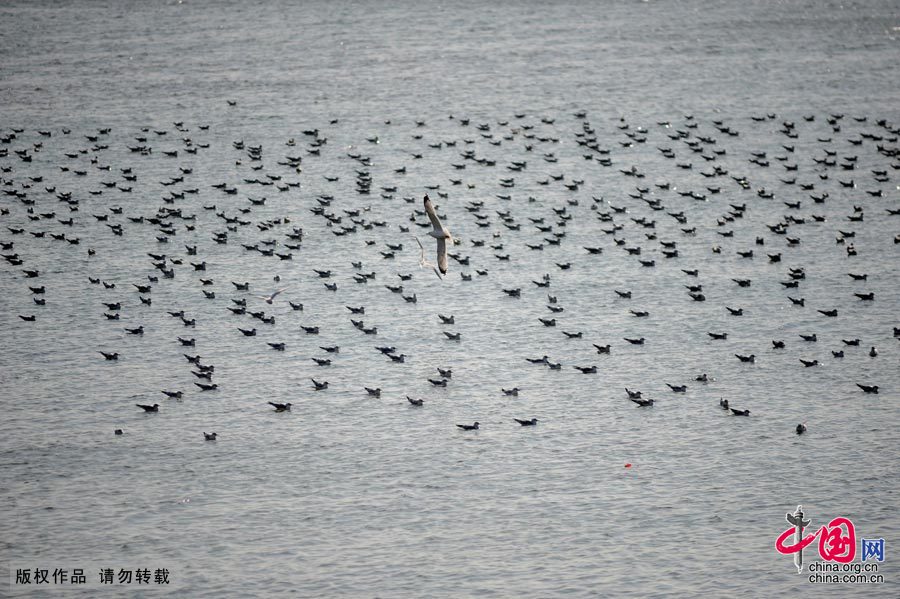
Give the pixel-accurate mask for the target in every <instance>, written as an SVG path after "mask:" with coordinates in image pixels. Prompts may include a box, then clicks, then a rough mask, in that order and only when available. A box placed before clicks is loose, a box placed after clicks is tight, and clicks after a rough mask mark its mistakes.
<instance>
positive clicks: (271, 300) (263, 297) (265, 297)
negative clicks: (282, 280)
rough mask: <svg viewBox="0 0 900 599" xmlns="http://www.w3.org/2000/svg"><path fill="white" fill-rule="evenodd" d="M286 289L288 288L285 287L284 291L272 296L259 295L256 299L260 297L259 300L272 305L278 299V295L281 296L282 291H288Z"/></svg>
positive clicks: (280, 290)
mask: <svg viewBox="0 0 900 599" xmlns="http://www.w3.org/2000/svg"><path fill="white" fill-rule="evenodd" d="M286 289H287V287H284V288H282V289H279V290H278V291H276V292H275V293H273V294H272V295H257V296H256V297H258V298H259V299H261V300H266V303H267V304H271V303H272V302H273V301H274V300H275V298H276V297H278V295H279V294H280V293H281V292H282V291H284V290H286Z"/></svg>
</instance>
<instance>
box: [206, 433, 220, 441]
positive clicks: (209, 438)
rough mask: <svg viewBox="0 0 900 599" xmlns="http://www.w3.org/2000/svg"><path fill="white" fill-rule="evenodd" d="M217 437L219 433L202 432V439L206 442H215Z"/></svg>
mask: <svg viewBox="0 0 900 599" xmlns="http://www.w3.org/2000/svg"><path fill="white" fill-rule="evenodd" d="M218 436H219V433H207V432H204V433H203V437H204V438H205V439H206V440H207V441H215V440H216V437H218Z"/></svg>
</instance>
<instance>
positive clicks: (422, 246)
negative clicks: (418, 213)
mask: <svg viewBox="0 0 900 599" xmlns="http://www.w3.org/2000/svg"><path fill="white" fill-rule="evenodd" d="M415 240H416V243H418V244H419V249H420V250H422V256H421V257H420V258H419V262H422V263H423V264H424V262H425V246H424V245H422V242H421V241H419V238H418V237H416V238H415Z"/></svg>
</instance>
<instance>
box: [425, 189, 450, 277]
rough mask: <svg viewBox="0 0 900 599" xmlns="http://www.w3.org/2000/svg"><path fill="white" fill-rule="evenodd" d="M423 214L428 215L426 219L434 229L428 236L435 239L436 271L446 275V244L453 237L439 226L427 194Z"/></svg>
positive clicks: (439, 220) (438, 220)
mask: <svg viewBox="0 0 900 599" xmlns="http://www.w3.org/2000/svg"><path fill="white" fill-rule="evenodd" d="M425 212H427V213H428V218H429V219H430V220H431V225H432V226H433V227H434V229H432V230H431V231H429V232H428V234H429V235H430V236H432V237H434V238H435V239H437V266H438V270H440V271H441V274H447V242H448V241H450V242H452V241H453V237H451V236H450V231H448V230H447V227H445V226H444V225H442V224H441V219H439V218H438V215H437V213H436V212H435V211H434V206H432V205H431V200H430V199H428V195H427V194H426V195H425Z"/></svg>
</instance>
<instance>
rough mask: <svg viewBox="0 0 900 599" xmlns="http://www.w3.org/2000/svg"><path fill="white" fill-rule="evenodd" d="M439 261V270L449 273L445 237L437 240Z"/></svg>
mask: <svg viewBox="0 0 900 599" xmlns="http://www.w3.org/2000/svg"><path fill="white" fill-rule="evenodd" d="M437 262H438V270H440V271H441V272H442V273H443V274H447V240H446V239H444V238H443V237H441V238H439V239H438V240H437Z"/></svg>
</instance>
